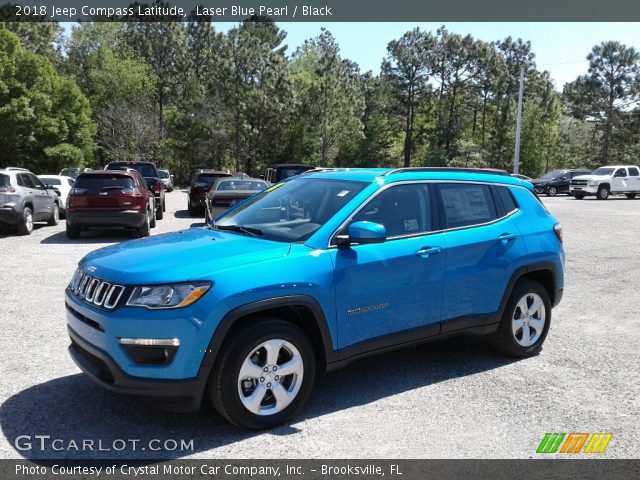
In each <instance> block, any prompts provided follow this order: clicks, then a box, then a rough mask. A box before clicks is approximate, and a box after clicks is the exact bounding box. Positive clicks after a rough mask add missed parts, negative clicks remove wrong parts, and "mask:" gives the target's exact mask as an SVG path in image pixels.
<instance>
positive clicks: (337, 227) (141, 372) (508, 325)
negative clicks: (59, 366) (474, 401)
mask: <svg viewBox="0 0 640 480" xmlns="http://www.w3.org/2000/svg"><path fill="white" fill-rule="evenodd" d="M563 268H564V251H563V248H562V229H561V227H560V224H559V223H558V221H557V220H556V219H555V218H554V217H553V216H551V215H550V214H549V212H547V210H546V209H545V207H544V206H543V205H542V203H541V202H540V201H539V200H538V199H537V197H536V196H535V194H534V193H533V192H532V190H531V184H530V183H528V182H523V181H521V180H518V179H516V178H513V177H510V176H503V175H499V174H495V173H492V172H488V171H484V170H471V169H446V168H431V169H430V168H413V169H412V168H408V169H407V168H402V169H395V170H389V169H334V170H319V171H318V170H317V171H311V172H309V173H305V174H302V175H300V176H296V177H293V178H291V179H288V180H286V181H283V182H280V183H278V184H275V185H273V186H272V187H270V188H268V189H267V190H265V191H263V192H261V193H258V194H257V195H255V196H253V197H250V198H249V199H247V200H245V201H243V202H242V203H239V204H238V205H236V206H235V207H233V208H232V209H231V210H229V211H227V212H226V213H224V214H222V215H221V216H220V217H218V218H217V219H216V220H215V221H213V222H212V223H211V224H210V225H208V226H206V227H204V228H191V229H188V230H183V231H179V232H174V233H168V234H164V235H157V236H154V237H151V238H147V239H140V240H133V241H129V242H124V243H121V244H118V245H114V246H110V247H106V248H102V249H100V250H97V251H95V252H92V253H90V254H89V255H87V256H86V257H84V258H83V259H82V260H81V261H80V263H79V266H78V269H77V271H76V273H75V274H74V276H73V279H72V280H71V283H70V284H69V286H68V288H67V290H66V308H67V322H68V331H69V335H70V337H71V345H70V347H69V350H70V353H71V355H72V357H73V358H74V360H75V361H76V363H77V364H78V365H79V367H80V368H81V369H82V370H83V371H84V372H85V373H87V374H88V375H89V376H90V377H91V378H92V379H93V380H95V381H96V382H97V383H98V384H100V385H101V386H103V387H104V388H106V389H108V390H111V391H114V392H119V393H124V394H130V395H137V396H142V397H148V398H153V399H155V400H156V401H158V402H161V403H163V404H170V405H171V406H173V407H174V408H176V409H180V410H183V411H186V410H192V409H197V408H198V407H199V406H200V403H201V401H202V399H203V397H205V396H207V397H209V398H210V399H211V401H212V402H213V405H214V406H215V407H216V409H217V410H218V411H219V412H220V413H221V414H222V415H223V416H224V417H225V418H227V419H228V420H229V421H231V422H232V423H234V424H236V425H238V426H242V427H245V428H249V429H260V428H268V427H271V426H274V425H277V424H280V423H282V422H285V421H287V420H289V419H290V418H292V417H293V416H294V415H296V414H297V413H298V412H299V411H300V410H301V409H302V407H303V406H304V404H305V402H306V401H307V400H308V398H309V396H310V394H311V391H312V388H313V384H314V380H315V378H316V376H317V374H318V373H320V372H321V371H330V370H333V369H336V368H338V367H341V366H343V365H345V364H346V363H348V362H350V361H352V360H354V359H358V358H362V357H364V356H366V355H371V354H375V353H378V352H382V351H385V350H389V349H393V348H398V347H402V346H405V345H410V344H416V343H420V342H425V341H431V340H434V339H439V338H443V337H449V336H452V335H458V334H475V335H484V336H487V337H489V338H490V340H491V341H492V342H493V343H494V344H495V345H496V346H497V347H498V348H499V349H500V350H502V351H503V352H505V353H506V354H509V355H513V356H516V357H528V356H531V355H535V354H537V353H538V352H539V351H540V349H541V346H542V343H543V342H544V340H545V337H546V336H547V332H548V331H549V325H550V323H551V309H552V308H553V307H554V306H555V305H557V304H558V302H560V299H561V297H562V292H563Z"/></svg>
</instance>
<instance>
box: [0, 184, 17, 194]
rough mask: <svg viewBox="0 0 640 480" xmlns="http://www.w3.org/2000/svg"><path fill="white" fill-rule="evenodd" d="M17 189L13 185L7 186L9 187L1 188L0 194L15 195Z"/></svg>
mask: <svg viewBox="0 0 640 480" xmlns="http://www.w3.org/2000/svg"><path fill="white" fill-rule="evenodd" d="M15 192H16V189H15V188H13V187H12V186H11V185H9V186H7V187H0V193H15Z"/></svg>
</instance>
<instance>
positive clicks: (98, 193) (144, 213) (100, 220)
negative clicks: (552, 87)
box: [66, 169, 156, 238]
mask: <svg viewBox="0 0 640 480" xmlns="http://www.w3.org/2000/svg"><path fill="white" fill-rule="evenodd" d="M154 212H155V196H154V194H153V192H151V191H150V190H148V187H147V183H146V181H145V180H144V178H142V177H141V176H140V174H139V173H138V172H137V171H135V170H133V169H129V170H127V171H123V170H96V171H92V172H89V173H81V174H80V175H78V178H77V179H76V181H75V183H74V185H73V188H72V189H71V192H69V198H68V200H67V215H66V218H67V236H68V237H69V238H78V237H80V232H81V230H83V229H87V228H90V227H123V228H130V229H134V230H135V232H136V233H137V234H138V236H140V237H147V236H149V233H150V229H151V228H153V227H155V226H156V217H155V214H154Z"/></svg>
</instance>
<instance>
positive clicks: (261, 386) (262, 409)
mask: <svg viewBox="0 0 640 480" xmlns="http://www.w3.org/2000/svg"><path fill="white" fill-rule="evenodd" d="M303 375H304V362H303V360H302V356H301V355H300V352H299V351H298V349H297V348H296V347H295V346H294V345H293V344H292V343H291V342H288V341H286V340H282V339H271V340H267V341H265V342H262V343H261V344H259V345H258V346H257V347H256V348H254V349H253V350H252V351H251V353H249V355H247V357H246V358H245V360H244V362H242V366H241V367H240V372H239V374H238V394H239V395H240V400H241V402H242V404H243V405H244V407H245V408H246V409H247V410H249V411H250V412H251V413H254V414H256V415H261V416H262V415H273V414H276V413H279V412H281V411H282V410H284V409H285V408H287V407H288V406H289V405H290V404H291V402H293V400H295V398H296V396H297V395H298V392H299V391H300V386H301V385H302V378H303Z"/></svg>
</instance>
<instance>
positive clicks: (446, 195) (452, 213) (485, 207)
mask: <svg viewBox="0 0 640 480" xmlns="http://www.w3.org/2000/svg"><path fill="white" fill-rule="evenodd" d="M438 190H439V192H440V198H441V199H442V207H443V210H444V221H445V225H446V228H458V227H466V226H470V225H479V224H482V223H487V222H491V221H493V220H495V219H496V218H498V214H497V211H496V205H495V203H494V201H493V196H492V195H491V188H490V187H489V186H488V185H480V184H473V183H441V184H438Z"/></svg>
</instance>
